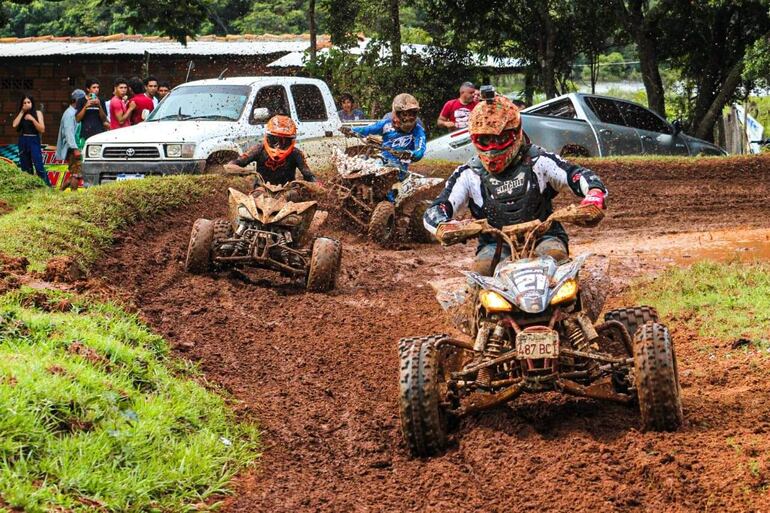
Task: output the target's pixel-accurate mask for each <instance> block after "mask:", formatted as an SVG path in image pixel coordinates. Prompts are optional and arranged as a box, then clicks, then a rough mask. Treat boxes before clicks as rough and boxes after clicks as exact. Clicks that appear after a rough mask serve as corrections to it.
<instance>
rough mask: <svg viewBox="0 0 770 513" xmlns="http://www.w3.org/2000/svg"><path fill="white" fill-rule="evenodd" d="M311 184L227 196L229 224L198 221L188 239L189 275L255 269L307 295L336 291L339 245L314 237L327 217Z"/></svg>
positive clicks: (267, 186)
mask: <svg viewBox="0 0 770 513" xmlns="http://www.w3.org/2000/svg"><path fill="white" fill-rule="evenodd" d="M320 191H321V190H320V189H319V188H318V187H317V186H315V185H314V184H312V183H308V182H302V181H294V182H290V183H288V184H286V185H283V186H281V185H271V184H269V183H261V184H260V185H259V186H258V187H257V188H256V189H255V190H254V192H252V193H251V194H244V193H242V192H240V191H238V190H236V189H233V188H231V189H230V190H229V198H228V207H229V208H228V218H227V219H224V218H222V219H214V220H209V219H198V220H197V221H195V224H194V225H193V228H192V233H191V234H190V244H189V246H188V248H187V259H186V261H185V270H186V271H187V272H190V273H194V274H200V273H205V272H210V271H222V270H228V269H240V268H244V267H256V268H263V269H272V270H274V271H278V272H279V273H280V274H281V275H283V276H288V277H291V278H294V279H297V280H302V281H304V284H305V286H306V287H307V289H308V290H312V291H328V290H331V289H333V288H334V287H335V285H336V282H337V275H338V273H339V270H340V262H341V259H342V247H341V245H340V242H339V241H337V240H335V239H331V238H328V237H315V236H314V233H315V232H316V230H317V229H318V227H320V225H321V224H322V223H323V220H324V219H325V217H326V212H321V211H318V203H317V202H316V201H303V200H307V199H309V198H311V197H313V196H314V195H318V194H320Z"/></svg>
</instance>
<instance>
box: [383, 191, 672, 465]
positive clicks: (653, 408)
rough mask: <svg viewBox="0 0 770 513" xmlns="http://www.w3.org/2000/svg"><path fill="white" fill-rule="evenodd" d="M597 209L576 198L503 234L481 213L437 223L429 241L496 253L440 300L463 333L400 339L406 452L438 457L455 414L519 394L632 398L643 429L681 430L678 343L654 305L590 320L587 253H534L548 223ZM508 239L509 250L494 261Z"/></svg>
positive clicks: (581, 220)
mask: <svg viewBox="0 0 770 513" xmlns="http://www.w3.org/2000/svg"><path fill="white" fill-rule="evenodd" d="M603 216H604V214H603V212H602V211H601V210H600V209H598V208H597V207H595V206H582V207H576V206H574V205H573V206H570V207H565V208H562V209H560V210H557V211H555V212H554V213H553V214H552V215H551V216H550V217H549V218H548V219H547V220H546V221H544V222H541V221H538V220H536V221H530V222H526V223H522V224H517V225H511V226H505V227H504V228H502V229H500V230H499V229H496V228H493V227H492V226H490V225H489V224H488V223H487V222H486V220H481V221H463V222H456V221H455V222H453V223H444V224H442V225H439V228H438V231H437V233H436V237H437V238H438V239H439V242H441V243H442V244H444V245H449V244H455V243H458V242H463V241H466V240H468V239H471V238H474V237H478V236H479V235H481V234H487V235H491V236H493V237H494V238H496V239H497V244H498V249H497V252H496V255H495V256H496V258H495V261H494V262H493V267H492V268H493V269H495V271H494V274H493V276H491V277H489V276H482V275H480V274H477V273H473V272H464V273H463V274H465V275H466V278H467V287H466V293H465V294H461V293H457V292H456V293H454V294H449V295H446V294H444V296H443V297H441V296H440V297H439V299H440V302H441V303H442V306H443V307H444V308H445V309H447V310H449V311H450V312H451V313H453V314H455V320H456V321H457V323H458V327H460V328H461V331H463V332H464V333H465V335H458V336H456V337H452V336H449V335H431V336H426V337H414V338H404V339H401V340H400V342H399V345H398V347H399V356H400V360H401V366H400V400H399V405H400V415H401V429H402V433H403V436H404V439H405V441H406V443H407V446H408V448H409V450H410V452H411V454H412V455H413V456H417V457H422V456H431V455H435V454H438V453H440V452H441V451H442V450H443V449H444V448H445V446H446V444H447V436H448V426H450V425H451V424H452V423H453V422H454V421H456V420H457V419H459V418H461V417H463V416H465V415H468V414H471V413H474V412H479V411H482V410H486V409H489V408H492V407H495V406H498V405H503V404H506V403H509V402H510V401H513V400H514V399H516V398H517V397H519V396H520V395H521V394H523V393H539V392H549V391H556V392H561V393H564V394H571V395H575V396H581V397H589V398H593V399H601V400H609V401H614V402H617V403H622V404H632V403H635V402H638V405H639V409H640V411H641V423H642V427H643V429H645V430H654V431H660V430H665V431H673V430H676V429H677V428H678V427H679V426H680V425H681V423H682V420H683V414H682V403H681V400H680V387H679V377H678V373H677V364H676V357H675V354H674V345H673V343H672V340H671V336H670V334H669V332H668V329H667V328H666V326H664V325H663V324H661V323H660V322H659V319H658V315H657V313H656V312H655V310H654V309H652V308H649V307H644V306H642V307H636V308H624V309H619V310H613V311H611V312H608V313H607V314H606V315H605V317H604V322H602V323H596V319H595V318H593V319H592V318H590V317H589V315H588V314H587V310H588V307H587V305H586V303H587V301H588V300H587V299H586V295H585V294H584V293H585V292H588V291H587V290H581V289H587V288H589V287H588V286H587V284H586V285H585V286H584V282H581V280H580V278H579V275H580V271H581V268H582V267H583V264H584V263H585V262H586V260H587V259H588V257H589V256H590V255H589V254H583V255H580V256H578V257H576V258H574V259H571V260H568V261H566V262H564V263H557V262H556V261H555V260H554V259H553V258H552V257H550V256H536V255H535V253H534V248H535V244H536V242H537V239H538V235H539V234H542V233H544V232H545V231H546V230H547V229H548V227H549V226H551V224H552V223H554V222H557V221H558V222H566V223H570V222H571V223H574V224H578V225H581V226H592V225H594V224H595V223H598V222H599V221H600V220H601V218H602V217H603ZM503 244H506V245H507V246H508V247H510V249H511V257H510V258H505V259H502V261H500V260H501V258H500V255H501V253H502V252H501V248H502V245H503ZM450 297H454V298H455V301H451V300H447V298H450ZM459 298H462V299H459ZM458 299H459V300H458ZM463 300H464V302H463ZM599 309H601V307H600V308H599ZM458 312H460V315H458ZM596 315H598V311H597V312H596Z"/></svg>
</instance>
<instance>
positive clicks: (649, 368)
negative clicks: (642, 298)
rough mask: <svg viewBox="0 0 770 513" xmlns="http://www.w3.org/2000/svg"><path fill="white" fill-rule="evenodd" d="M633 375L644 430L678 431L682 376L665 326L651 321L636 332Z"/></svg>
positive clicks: (680, 419)
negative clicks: (680, 381)
mask: <svg viewBox="0 0 770 513" xmlns="http://www.w3.org/2000/svg"><path fill="white" fill-rule="evenodd" d="M634 374H635V379H634V381H635V383H636V389H637V394H638V397H639V410H640V412H641V415H642V429H644V430H645V431H676V430H677V429H678V428H679V426H681V425H682V421H683V413H682V400H681V398H680V396H679V373H678V371H677V366H676V355H675V353H674V345H673V343H672V342H671V337H670V335H669V333H668V328H666V327H665V326H664V325H663V324H659V323H657V322H648V323H646V324H643V325H642V326H640V327H639V329H638V330H637V332H636V336H635V337H634Z"/></svg>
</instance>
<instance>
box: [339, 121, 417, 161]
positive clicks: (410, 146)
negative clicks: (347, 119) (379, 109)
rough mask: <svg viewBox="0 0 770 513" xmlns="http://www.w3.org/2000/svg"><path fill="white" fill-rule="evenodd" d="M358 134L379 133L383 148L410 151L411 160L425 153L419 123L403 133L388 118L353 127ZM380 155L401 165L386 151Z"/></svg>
mask: <svg viewBox="0 0 770 513" xmlns="http://www.w3.org/2000/svg"><path fill="white" fill-rule="evenodd" d="M353 131H354V132H356V133H357V134H359V135H363V136H367V135H381V136H382V145H383V146H384V147H385V148H393V149H394V150H399V151H411V152H412V159H411V160H412V162H417V161H418V160H420V159H421V158H422V156H423V155H424V154H425V144H426V138H425V130H423V128H422V126H420V125H419V124H417V125H415V127H414V129H413V130H412V131H411V132H410V133H404V132H402V131H401V130H399V129H397V128H396V127H395V126H393V123H392V122H391V120H390V118H386V119H381V120H380V121H378V122H376V123H374V124H371V125H369V126H362V127H357V128H354V129H353ZM382 156H383V157H384V158H386V159H387V160H389V161H391V162H392V163H394V164H396V165H397V166H399V167H401V161H400V160H399V159H398V158H396V157H395V156H393V155H392V154H391V153H389V152H388V151H383V153H382Z"/></svg>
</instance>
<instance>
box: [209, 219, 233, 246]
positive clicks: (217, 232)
mask: <svg viewBox="0 0 770 513" xmlns="http://www.w3.org/2000/svg"><path fill="white" fill-rule="evenodd" d="M213 223H214V228H213V230H214V231H213V234H214V235H213V239H214V240H224V239H229V238H230V237H232V235H233V227H232V225H231V224H230V221H228V220H227V219H225V218H223V217H220V218H218V219H214V221H213Z"/></svg>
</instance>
